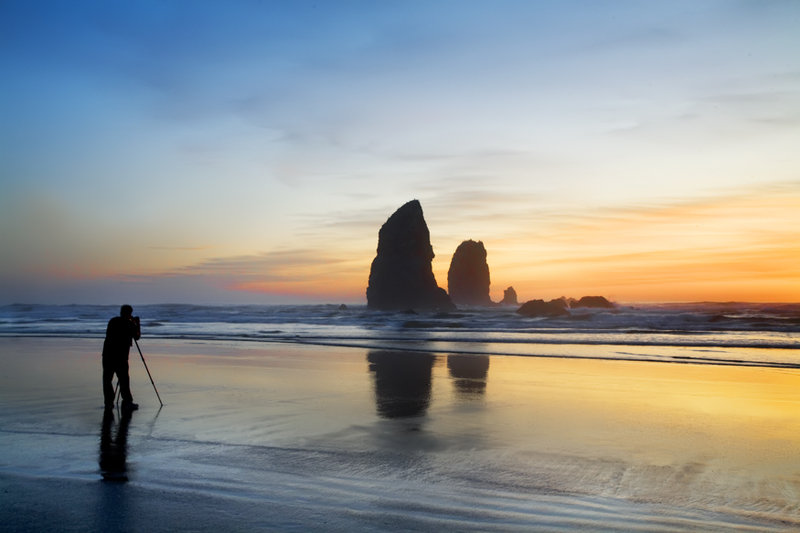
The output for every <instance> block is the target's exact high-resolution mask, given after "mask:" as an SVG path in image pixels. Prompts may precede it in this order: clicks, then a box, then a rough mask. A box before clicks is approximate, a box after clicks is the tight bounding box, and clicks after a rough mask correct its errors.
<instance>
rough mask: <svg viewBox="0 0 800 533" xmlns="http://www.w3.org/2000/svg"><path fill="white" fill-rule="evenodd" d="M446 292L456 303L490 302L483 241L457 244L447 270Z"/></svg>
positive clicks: (487, 266) (482, 303) (476, 303)
mask: <svg viewBox="0 0 800 533" xmlns="http://www.w3.org/2000/svg"><path fill="white" fill-rule="evenodd" d="M447 292H448V293H449V294H450V299H451V300H453V303H454V304H456V305H491V304H492V300H491V299H490V298H489V265H488V264H487V263H486V248H484V246H483V242H481V241H477V242H475V241H473V240H468V241H464V242H462V243H461V244H459V245H458V248H456V251H455V253H454V254H453V259H452V260H451V261H450V270H448V271H447Z"/></svg>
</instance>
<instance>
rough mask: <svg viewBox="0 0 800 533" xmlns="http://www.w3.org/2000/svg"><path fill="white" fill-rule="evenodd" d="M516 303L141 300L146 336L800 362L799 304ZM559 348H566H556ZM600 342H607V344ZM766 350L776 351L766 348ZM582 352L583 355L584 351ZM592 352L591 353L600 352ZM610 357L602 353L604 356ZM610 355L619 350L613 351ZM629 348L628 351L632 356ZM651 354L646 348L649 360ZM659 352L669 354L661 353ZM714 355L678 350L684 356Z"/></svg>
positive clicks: (57, 332) (32, 328)
mask: <svg viewBox="0 0 800 533" xmlns="http://www.w3.org/2000/svg"><path fill="white" fill-rule="evenodd" d="M118 311H119V310H118V307H116V306H80V305H71V306H50V305H22V304H16V305H8V306H0V336H5V337H9V336H55V337H58V336H63V337H102V336H103V335H104V333H105V327H106V323H107V321H108V319H109V318H110V317H111V316H114V315H116V314H117V313H118ZM515 311H516V309H515V308H507V307H492V308H465V309H460V310H458V311H455V312H448V313H421V314H416V313H401V312H376V311H371V310H368V309H367V308H366V306H351V307H343V306H338V305H282V306H266V305H264V306H259V305H241V306H205V305H186V304H165V305H141V306H137V307H136V309H135V312H136V314H137V315H138V316H140V317H141V318H142V329H143V334H144V336H145V338H147V337H150V338H156V339H157V338H163V339H198V340H224V341H236V340H246V341H264V342H283V343H286V342H294V343H307V344H326V345H337V346H359V347H368V348H391V349H414V350H417V349H435V350H437V351H442V350H449V351H451V352H453V353H485V354H497V355H522V356H550V355H554V356H559V357H561V356H565V355H570V354H572V355H575V354H578V355H581V354H585V352H587V351H591V350H594V351H595V352H598V353H599V352H602V353H604V354H605V353H608V352H609V349H607V348H602V347H620V346H627V347H650V348H654V349H660V350H661V351H662V352H664V353H672V352H675V351H676V350H679V349H717V348H719V349H724V350H744V349H747V350H750V351H754V353H755V352H757V354H756V355H753V354H750V355H747V354H745V355H744V356H740V355H741V354H739V355H737V356H736V357H723V358H721V359H723V360H724V361H720V362H724V363H726V364H728V363H729V362H736V361H738V360H739V359H742V360H744V361H748V362H749V363H753V362H758V363H759V364H762V363H763V364H769V365H772V364H783V363H786V364H790V365H794V364H795V363H796V362H800V356H799V355H797V354H796V353H800V352H798V348H800V305H798V304H734V303H699V304H680V305H677V304H670V305H649V306H620V307H618V308H615V309H610V310H609V309H589V310H579V311H578V312H576V313H574V314H573V315H572V316H570V317H564V318H530V317H524V316H521V315H519V314H517V313H516V312H515ZM554 347H560V348H557V349H556V348H554ZM601 348H602V349H601ZM765 350H773V351H774V354H773V355H770V356H765V355H764V353H763V352H764V351H765ZM581 356H582V355H581ZM593 357H594V356H593ZM604 357H605V356H604ZM611 357H618V356H617V355H612V356H611ZM625 357H627V356H625ZM652 357H653V355H648V360H650V359H652ZM656 359H658V360H669V357H662V356H658V354H656ZM712 359H713V358H710V357H700V356H697V354H696V353H695V354H692V355H691V357H688V356H686V357H684V356H683V355H682V356H681V358H678V359H677V360H678V361H684V360H688V361H695V360H704V361H709V362H711V361H712Z"/></svg>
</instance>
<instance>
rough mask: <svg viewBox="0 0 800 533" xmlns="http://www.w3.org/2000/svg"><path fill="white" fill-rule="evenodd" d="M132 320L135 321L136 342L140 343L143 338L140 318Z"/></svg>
mask: <svg viewBox="0 0 800 533" xmlns="http://www.w3.org/2000/svg"><path fill="white" fill-rule="evenodd" d="M131 320H133V324H134V328H133V338H134V340H137V341H138V340H139V339H140V338H142V328H141V326H139V317H138V316H135V317H132V318H131Z"/></svg>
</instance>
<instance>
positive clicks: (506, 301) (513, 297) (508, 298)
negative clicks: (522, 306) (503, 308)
mask: <svg viewBox="0 0 800 533" xmlns="http://www.w3.org/2000/svg"><path fill="white" fill-rule="evenodd" d="M500 305H519V302H518V301H517V291H515V290H514V287H509V288H507V289H506V290H504V291H503V301H502V302H500Z"/></svg>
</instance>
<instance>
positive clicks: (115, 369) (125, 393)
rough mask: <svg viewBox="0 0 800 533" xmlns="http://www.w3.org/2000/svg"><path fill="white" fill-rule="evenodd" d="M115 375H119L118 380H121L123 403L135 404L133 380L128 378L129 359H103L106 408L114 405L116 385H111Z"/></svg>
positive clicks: (120, 389) (120, 388)
mask: <svg viewBox="0 0 800 533" xmlns="http://www.w3.org/2000/svg"><path fill="white" fill-rule="evenodd" d="M114 374H116V375H117V380H119V391H120V394H122V401H123V402H125V403H130V402H133V395H132V394H131V379H130V377H129V376H128V359H127V358H125V359H122V358H118V359H117V358H115V359H111V358H107V357H103V399H104V400H105V404H106V407H111V406H112V405H114V385H113V384H112V383H111V381H112V379H113V377H114Z"/></svg>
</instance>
